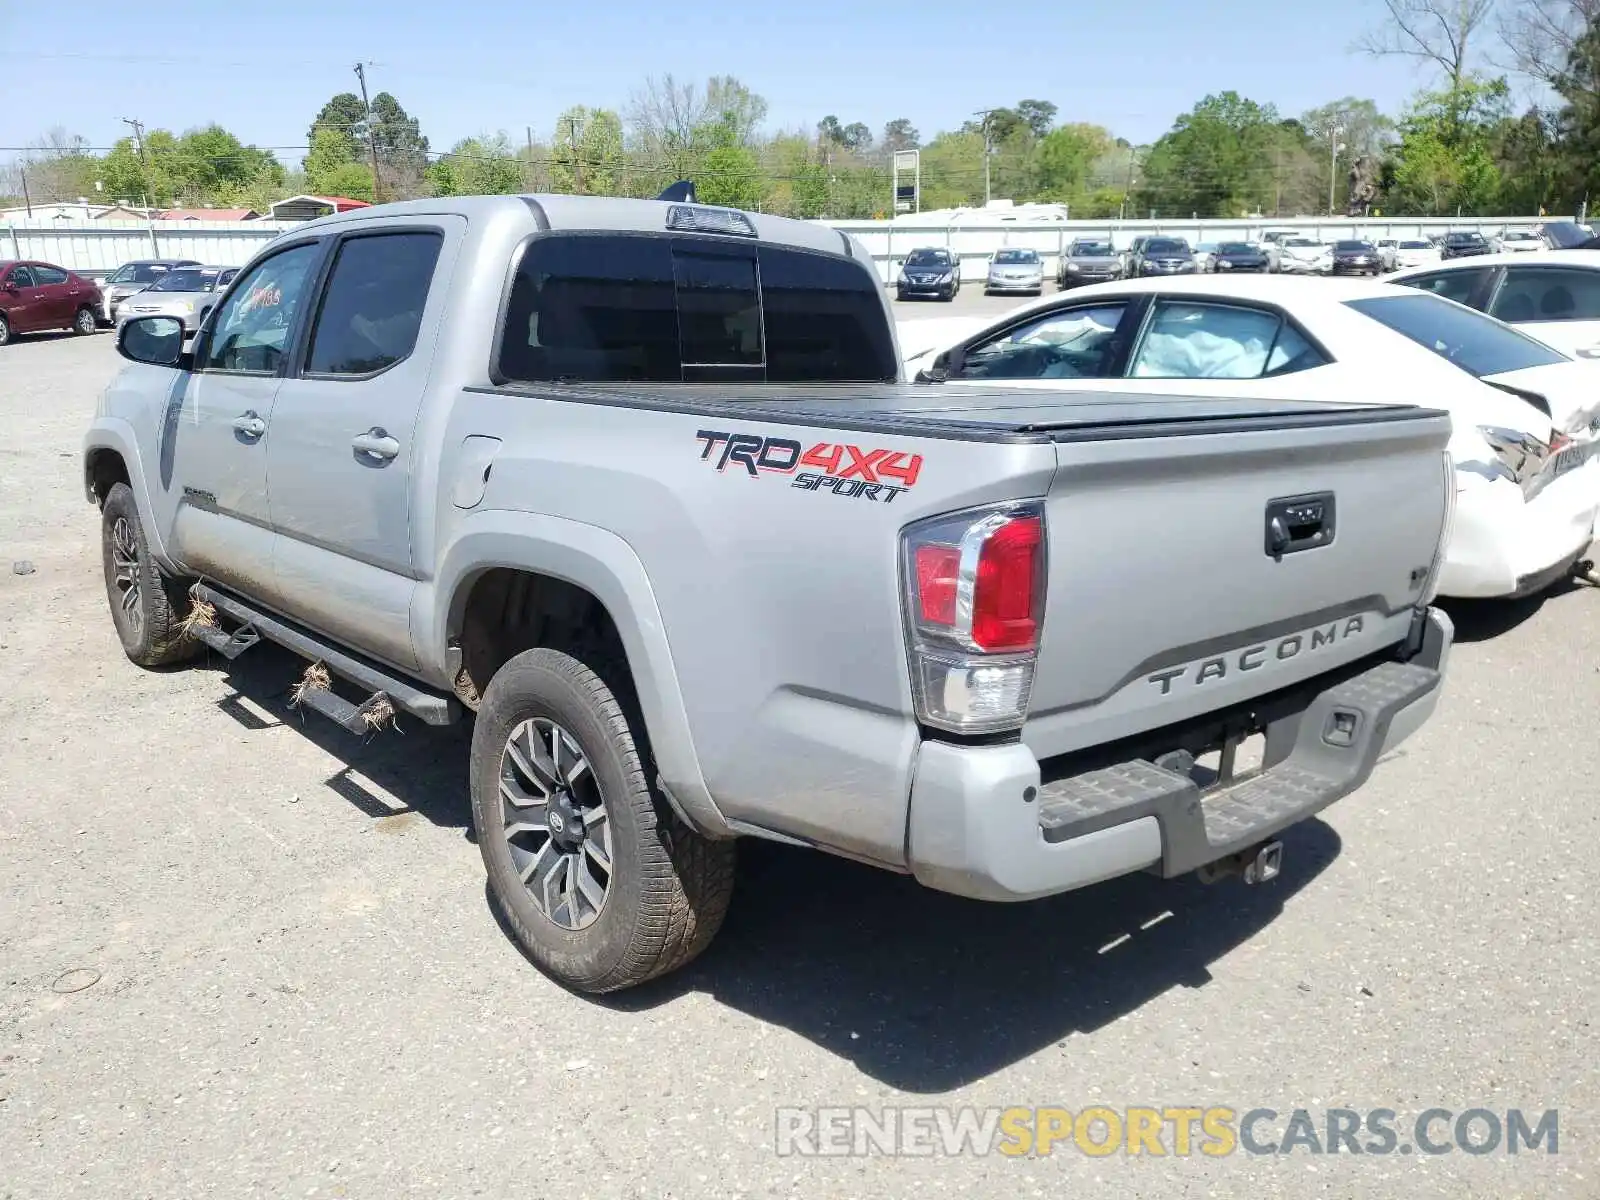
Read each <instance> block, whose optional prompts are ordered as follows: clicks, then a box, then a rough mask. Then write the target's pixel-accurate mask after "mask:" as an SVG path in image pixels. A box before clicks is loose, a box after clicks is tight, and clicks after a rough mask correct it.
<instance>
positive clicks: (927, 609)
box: [916, 546, 961, 626]
mask: <svg viewBox="0 0 1600 1200" xmlns="http://www.w3.org/2000/svg"><path fill="white" fill-rule="evenodd" d="M916 554H917V615H918V616H919V617H921V618H922V620H923V621H925V622H927V623H928V624H929V625H952V626H953V625H954V624H955V623H956V585H957V584H958V583H959V582H960V578H961V549H960V547H958V546H918V547H917V551H916Z"/></svg>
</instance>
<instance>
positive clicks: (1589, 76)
mask: <svg viewBox="0 0 1600 1200" xmlns="http://www.w3.org/2000/svg"><path fill="white" fill-rule="evenodd" d="M1582 30H1583V32H1582V33H1580V34H1579V35H1578V36H1577V37H1576V38H1575V39H1574V40H1573V42H1572V46H1571V49H1570V50H1569V51H1568V52H1567V54H1566V62H1565V65H1564V67H1563V69H1562V70H1561V71H1560V72H1559V73H1558V74H1556V76H1555V79H1554V81H1553V87H1554V88H1555V91H1556V94H1557V95H1558V96H1560V97H1561V101H1562V104H1561V107H1560V109H1559V110H1558V112H1557V113H1556V116H1555V126H1556V131H1557V135H1558V137H1559V139H1560V143H1561V146H1560V151H1559V154H1560V157H1561V158H1562V160H1563V166H1562V172H1561V173H1562V177H1563V182H1564V185H1565V186H1564V191H1565V193H1566V195H1567V198H1568V200H1569V201H1570V203H1571V204H1572V206H1573V207H1574V208H1576V207H1577V205H1578V204H1580V203H1585V202H1587V201H1589V199H1590V197H1595V198H1596V199H1600V6H1596V8H1595V11H1594V12H1593V13H1592V15H1590V17H1589V19H1588V23H1587V25H1585V26H1583V27H1582Z"/></svg>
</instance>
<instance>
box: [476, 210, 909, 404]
mask: <svg viewBox="0 0 1600 1200" xmlns="http://www.w3.org/2000/svg"><path fill="white" fill-rule="evenodd" d="M496 367H497V374H498V376H499V378H500V379H501V380H503V381H507V382H542V381H549V382H639V383H681V382H693V381H711V380H724V381H740V380H746V381H752V382H756V381H765V382H770V383H807V382H819V383H820V382H833V383H883V382H892V381H894V380H895V379H896V378H898V375H899V362H898V358H897V355H896V353H895V346H894V337H893V333H892V331H891V330H890V328H889V321H888V317H887V316H886V314H885V313H884V310H883V299H882V296H881V293H880V288H879V285H878V281H877V278H876V276H875V275H874V274H873V273H872V272H870V271H869V270H867V269H866V268H865V267H864V266H862V265H861V264H860V263H858V262H855V261H854V260H852V259H847V258H844V257H843V256H840V255H829V254H824V253H819V252H815V251H810V250H799V249H794V248H791V247H787V246H777V245H772V244H770V243H764V242H744V241H739V240H735V239H733V238H717V237H697V236H692V235H670V236H662V235H658V234H601V233H552V234H544V235H542V236H539V237H536V238H534V239H532V240H531V241H530V242H529V243H528V245H527V248H526V250H525V251H524V253H523V256H522V259H521V261H520V263H519V264H518V266H517V269H516V272H515V274H514V275H513V277H512V282H511V290H510V294H509V296H508V298H507V303H506V316H505V324H504V327H503V329H502V332H501V338H500V348H499V351H498V354H497V356H496Z"/></svg>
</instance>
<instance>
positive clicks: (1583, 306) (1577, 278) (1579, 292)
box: [1489, 267, 1600, 324]
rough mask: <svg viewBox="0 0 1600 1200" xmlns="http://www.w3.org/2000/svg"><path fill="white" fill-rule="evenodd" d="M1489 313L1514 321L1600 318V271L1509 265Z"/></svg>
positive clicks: (1594, 319)
mask: <svg viewBox="0 0 1600 1200" xmlns="http://www.w3.org/2000/svg"><path fill="white" fill-rule="evenodd" d="M1489 315H1490V316H1494V317H1498V318H1500V320H1502V321H1506V322H1509V323H1511V324H1517V323H1519V322H1522V321H1597V320H1600V271H1585V270H1582V269H1580V268H1578V267H1507V268H1506V277H1505V282H1503V283H1502V284H1501V285H1500V291H1499V293H1498V294H1497V295H1496V296H1495V298H1494V303H1493V304H1491V305H1490V306H1489Z"/></svg>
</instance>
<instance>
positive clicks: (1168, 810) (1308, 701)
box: [907, 609, 1454, 900]
mask: <svg viewBox="0 0 1600 1200" xmlns="http://www.w3.org/2000/svg"><path fill="white" fill-rule="evenodd" d="M1453 637H1454V627H1453V626H1452V625H1451V623H1450V619H1449V617H1447V616H1446V615H1445V614H1444V613H1442V612H1440V611H1439V610H1437V609H1430V610H1429V611H1428V613H1427V616H1426V619H1425V620H1423V621H1420V622H1419V623H1418V626H1416V627H1415V640H1414V647H1413V648H1414V650H1415V653H1414V654H1413V655H1412V657H1411V658H1410V659H1409V660H1408V661H1405V662H1401V661H1398V660H1390V661H1382V662H1378V663H1375V664H1369V665H1368V666H1367V667H1366V668H1365V669H1364V670H1362V671H1361V672H1359V673H1357V674H1354V675H1350V676H1346V677H1343V678H1341V679H1340V681H1339V682H1337V683H1333V684H1331V685H1330V686H1327V687H1326V688H1324V689H1323V690H1321V691H1316V690H1314V689H1308V690H1305V691H1303V692H1301V693H1299V694H1298V695H1297V696H1296V697H1295V699H1294V701H1293V703H1292V704H1289V705H1288V706H1287V707H1285V706H1283V705H1281V704H1280V706H1279V707H1278V709H1277V710H1276V711H1275V713H1274V715H1273V717H1272V719H1271V720H1270V721H1269V722H1268V724H1267V727H1266V751H1265V759H1264V761H1265V763H1266V764H1268V765H1267V767H1266V769H1265V770H1263V771H1261V772H1260V773H1259V774H1257V775H1255V776H1253V777H1251V778H1247V779H1244V780H1242V781H1239V782H1235V783H1232V784H1229V785H1223V786H1218V787H1214V788H1210V789H1208V790H1205V791H1202V790H1201V789H1200V788H1199V787H1198V786H1196V784H1195V783H1194V782H1193V780H1192V779H1190V778H1189V777H1188V776H1187V775H1183V774H1179V773H1177V772H1176V771H1172V770H1168V769H1166V768H1165V767H1160V766H1156V765H1155V763H1154V762H1152V761H1150V760H1149V759H1148V758H1140V757H1135V758H1130V759H1129V760H1127V761H1123V762H1117V763H1113V764H1111V765H1107V766H1102V767H1099V768H1097V769H1094V770H1088V771H1083V772H1081V773H1078V774H1073V775H1069V776H1067V777H1065V778H1059V779H1053V780H1052V781H1051V782H1049V783H1043V782H1041V774H1042V773H1041V769H1040V764H1039V762H1038V760H1037V759H1035V758H1034V756H1033V754H1032V752H1031V751H1029V750H1028V748H1027V747H1026V746H1022V745H1020V744H1018V745H1006V746H984V747H966V746H954V745H950V744H948V743H944V742H933V741H930V742H924V743H923V745H922V751H921V755H920V758H919V760H918V765H917V772H916V778H915V780H914V782H913V784H912V792H911V813H910V827H909V831H908V832H909V836H908V839H907V840H908V845H909V850H910V853H909V858H910V868H911V873H912V874H913V875H914V876H915V877H916V878H917V879H918V880H919V881H920V882H922V883H923V884H926V885H927V886H929V887H932V888H937V889H938V890H940V891H946V892H954V893H956V894H958V895H962V896H971V897H973V898H975V899H980V900H1029V899H1033V898H1036V897H1039V896H1047V895H1051V894H1053V893H1057V892H1065V891H1070V890H1072V889H1074V888H1079V887H1084V886H1086V885H1088V884H1091V883H1098V882H1100V881H1101V880H1105V879H1111V878H1113V877H1115V876H1118V875H1126V874H1130V873H1131V872H1134V871H1142V870H1153V871H1156V872H1158V873H1159V874H1161V875H1164V876H1167V877H1171V876H1175V875H1182V874H1185V873H1187V872H1189V871H1193V870H1195V869H1196V868H1198V867H1202V866H1205V865H1206V864H1208V863H1213V862H1216V861H1218V860H1220V859H1223V858H1227V857H1228V856H1230V855H1233V854H1236V853H1238V852H1239V851H1241V850H1244V849H1247V848H1249V847H1251V846H1254V845H1256V844H1258V843H1260V842H1262V841H1265V840H1269V839H1270V838H1272V837H1274V836H1275V835H1277V834H1279V833H1281V832H1282V831H1283V830H1285V829H1287V828H1288V827H1289V826H1291V825H1294V824H1296V823H1297V822H1299V821H1302V820H1304V819H1306V818H1307V817H1310V816H1312V815H1313V814H1315V813H1317V812H1319V811H1321V810H1322V809H1324V808H1326V807H1327V806H1328V805H1330V804H1332V803H1333V802H1334V801H1336V800H1338V799H1339V798H1340V797H1342V796H1346V795H1348V794H1349V793H1351V792H1353V791H1355V790H1356V789H1357V788H1359V787H1360V786H1361V785H1362V784H1363V783H1365V782H1366V780H1367V777H1368V776H1369V775H1370V774H1371V772H1372V768H1373V766H1374V765H1375V764H1376V763H1377V761H1378V759H1379V758H1381V757H1382V756H1383V755H1384V754H1386V753H1388V752H1389V751H1390V750H1391V749H1393V748H1394V747H1395V746H1397V745H1398V744H1399V743H1400V742H1402V741H1404V740H1405V739H1406V738H1408V737H1410V736H1411V735H1412V734H1413V733H1415V732H1416V731H1417V730H1418V729H1419V728H1420V727H1421V726H1422V724H1423V723H1424V722H1425V721H1426V720H1427V719H1428V718H1429V717H1430V716H1431V715H1432V714H1433V710H1434V708H1435V707H1436V706H1437V704H1438V702H1439V695H1440V690H1441V688H1442V686H1443V676H1444V670H1445V665H1446V663H1447V661H1448V658H1449V652H1450V645H1451V641H1452V640H1453ZM1336 714H1339V716H1340V720H1341V721H1342V723H1343V724H1342V726H1341V732H1340V733H1337V734H1334V735H1333V736H1334V740H1333V741H1330V740H1329V731H1330V730H1332V729H1333V727H1334V722H1335V716H1336ZM1345 728H1348V730H1349V732H1348V735H1347V736H1346V735H1344V733H1343V729H1345ZM1335 742H1341V743H1346V744H1335Z"/></svg>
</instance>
